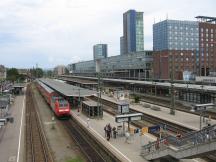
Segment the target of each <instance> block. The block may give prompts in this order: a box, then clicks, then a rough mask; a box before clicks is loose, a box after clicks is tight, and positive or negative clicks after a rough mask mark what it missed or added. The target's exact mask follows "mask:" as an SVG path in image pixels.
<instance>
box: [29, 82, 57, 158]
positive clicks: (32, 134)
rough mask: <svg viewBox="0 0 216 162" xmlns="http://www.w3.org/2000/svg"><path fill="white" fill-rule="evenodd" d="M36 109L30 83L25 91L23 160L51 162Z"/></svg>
mask: <svg viewBox="0 0 216 162" xmlns="http://www.w3.org/2000/svg"><path fill="white" fill-rule="evenodd" d="M36 109H37V107H36V104H35V102H34V98H33V94H32V90H31V85H28V87H27V92H26V128H25V153H26V156H25V157H26V159H25V160H26V162H53V159H52V156H51V153H50V151H49V147H48V144H47V142H46V137H45V136H44V133H43V130H42V126H41V123H40V121H39V120H40V119H39V114H38V112H37V110H36Z"/></svg>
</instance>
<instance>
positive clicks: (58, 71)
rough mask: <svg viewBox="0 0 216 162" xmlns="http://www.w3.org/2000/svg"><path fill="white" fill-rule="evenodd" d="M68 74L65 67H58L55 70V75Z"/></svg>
mask: <svg viewBox="0 0 216 162" xmlns="http://www.w3.org/2000/svg"><path fill="white" fill-rule="evenodd" d="M65 72H66V67H65V66H64V65H58V66H56V67H55V68H54V71H53V73H54V75H63V74H65Z"/></svg>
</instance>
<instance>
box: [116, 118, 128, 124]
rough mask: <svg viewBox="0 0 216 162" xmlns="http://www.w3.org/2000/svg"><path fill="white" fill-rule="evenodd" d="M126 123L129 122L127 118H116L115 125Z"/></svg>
mask: <svg viewBox="0 0 216 162" xmlns="http://www.w3.org/2000/svg"><path fill="white" fill-rule="evenodd" d="M127 121H129V119H128V118H116V122H117V123H122V122H127Z"/></svg>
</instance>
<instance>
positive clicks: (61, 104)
mask: <svg viewBox="0 0 216 162" xmlns="http://www.w3.org/2000/svg"><path fill="white" fill-rule="evenodd" d="M58 102H59V108H65V107H67V106H68V102H67V101H66V100H64V99H59V100H58Z"/></svg>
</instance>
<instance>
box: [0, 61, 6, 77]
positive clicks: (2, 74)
mask: <svg viewBox="0 0 216 162" xmlns="http://www.w3.org/2000/svg"><path fill="white" fill-rule="evenodd" d="M6 76H7V70H6V68H5V67H4V66H3V65H0V80H3V79H6Z"/></svg>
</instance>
